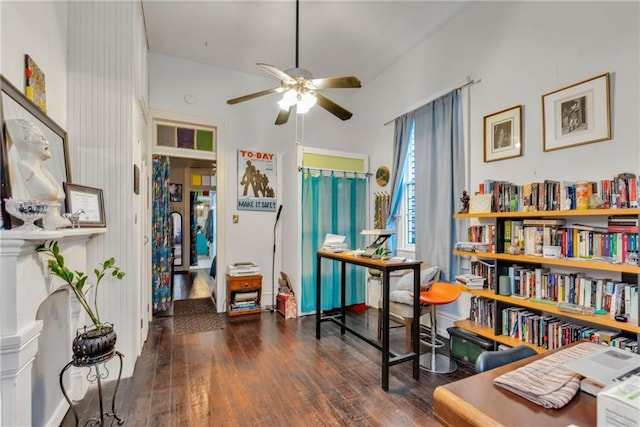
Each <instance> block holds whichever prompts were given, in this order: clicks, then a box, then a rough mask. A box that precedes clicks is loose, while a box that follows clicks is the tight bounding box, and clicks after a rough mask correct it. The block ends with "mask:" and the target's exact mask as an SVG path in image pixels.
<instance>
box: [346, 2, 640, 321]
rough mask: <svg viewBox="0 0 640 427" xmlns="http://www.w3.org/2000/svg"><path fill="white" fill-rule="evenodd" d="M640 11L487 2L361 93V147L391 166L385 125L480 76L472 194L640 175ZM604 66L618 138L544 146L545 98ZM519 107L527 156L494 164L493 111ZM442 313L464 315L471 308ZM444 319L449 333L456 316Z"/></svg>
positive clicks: (625, 6)
mask: <svg viewBox="0 0 640 427" xmlns="http://www.w3.org/2000/svg"><path fill="white" fill-rule="evenodd" d="M639 9H640V8H639V4H638V3H637V2H477V3H475V4H474V5H472V6H471V7H469V8H467V9H465V11H464V12H462V13H461V14H459V15H458V16H456V17H455V18H454V19H453V20H451V21H450V22H449V23H448V24H447V25H445V26H444V27H443V28H442V29H441V30H440V31H438V32H437V33H436V34H434V35H433V36H432V37H431V38H429V39H428V40H426V41H424V42H423V43H421V44H420V45H418V46H417V47H416V48H415V49H413V50H412V51H410V52H409V53H408V54H407V55H405V56H404V57H402V58H401V59H400V60H399V61H398V62H397V63H396V64H394V65H393V66H392V67H390V68H389V69H388V70H386V71H385V72H384V73H382V74H381V75H380V76H379V77H378V78H377V79H376V80H375V81H373V82H371V83H370V84H369V85H367V86H366V87H364V88H363V89H362V90H361V91H360V92H359V93H358V94H357V95H356V97H355V102H354V103H355V106H354V111H355V112H356V114H355V115H354V118H353V119H352V121H353V124H354V126H356V127H357V129H355V130H354V134H355V135H358V137H356V138H354V142H355V143H356V144H358V148H356V149H360V150H362V151H366V150H369V151H370V152H371V153H372V159H371V168H372V170H375V169H376V168H377V167H378V166H379V165H381V164H384V165H387V166H391V165H390V159H391V156H392V139H393V124H391V125H389V126H383V123H385V122H387V121H389V120H391V119H393V118H394V117H396V116H397V115H399V114H400V113H403V112H406V111H407V110H408V109H411V108H415V107H417V106H418V105H419V103H420V102H421V101H426V100H428V99H429V98H431V97H432V96H434V95H436V94H439V93H442V91H443V90H446V89H448V88H452V87H453V86H454V84H455V83H457V82H461V81H463V80H464V79H465V78H466V77H467V76H470V77H471V78H472V79H475V80H481V82H480V83H478V84H475V85H472V86H471V87H470V98H469V101H470V108H469V111H470V117H469V119H470V123H469V124H470V134H469V137H470V145H469V149H470V165H471V169H470V190H471V191H477V188H478V183H479V182H481V181H482V180H484V179H500V180H509V181H512V182H514V183H518V184H522V183H526V182H532V181H540V180H544V179H556V180H580V179H593V180H598V179H604V178H610V177H612V176H613V175H614V174H617V173H619V172H627V171H629V172H635V173H638V172H640V144H638V140H639V136H640V135H639V133H640V132H639V125H638V117H639V113H640V108H639V103H638V99H639V97H638V95H639V91H640V84H639V79H638V71H639V69H640V66H639V63H640V61H639V55H640V29H639V18H640V12H639ZM604 72H610V73H611V107H612V108H611V127H612V136H613V137H612V139H611V140H610V141H604V142H598V143H593V144H587V145H582V146H579V147H574V148H568V149H563V150H557V151H552V152H546V153H545V152H543V151H542V121H541V114H542V112H541V109H542V105H541V97H542V95H543V94H545V93H548V92H551V91H554V90H557V89H560V88H563V87H565V86H568V85H570V84H573V83H577V82H579V81H582V80H585V79H587V78H590V77H594V76H596V75H599V74H602V73H604ZM518 104H522V105H523V106H524V108H523V131H524V137H523V141H524V145H523V147H524V148H523V155H522V157H518V158H513V159H506V160H501V161H496V162H491V163H484V161H483V117H484V116H486V115H488V114H492V113H494V112H497V111H500V110H503V109H505V108H508V107H511V106H514V105H518ZM418 167H419V165H418ZM461 173H462V171H461ZM371 187H372V189H371V190H372V192H375V191H379V190H380V188H379V187H378V186H377V185H376V184H375V182H372V186H371ZM434 191H437V189H434ZM425 261H427V262H428V260H425ZM440 312H441V313H444V316H445V317H447V316H448V317H461V316H466V315H467V307H466V305H465V304H460V306H459V307H450V308H449V309H446V308H445V309H444V310H440ZM439 325H440V327H441V329H442V330H441V332H442V331H443V330H445V329H446V327H447V326H449V325H450V319H448V321H444V322H440V324H439Z"/></svg>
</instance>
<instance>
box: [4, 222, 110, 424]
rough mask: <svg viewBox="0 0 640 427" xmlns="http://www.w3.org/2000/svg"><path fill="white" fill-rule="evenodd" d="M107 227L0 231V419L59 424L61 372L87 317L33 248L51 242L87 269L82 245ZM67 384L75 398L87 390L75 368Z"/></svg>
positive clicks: (75, 266)
mask: <svg viewBox="0 0 640 427" xmlns="http://www.w3.org/2000/svg"><path fill="white" fill-rule="evenodd" d="M105 233H107V228H67V229H61V230H42V231H21V230H15V229H14V230H0V405H2V406H1V408H0V425H2V426H28V425H58V424H59V423H60V421H61V420H62V418H63V417H64V414H65V413H66V411H67V409H68V404H67V403H66V400H64V398H63V396H62V394H61V392H60V386H59V383H58V373H59V372H60V369H61V368H62V367H63V366H64V365H65V363H66V362H67V361H69V360H70V359H71V341H72V340H73V337H74V336H75V331H76V330H77V329H78V328H79V327H80V326H81V325H82V324H84V315H83V314H82V310H81V307H80V304H79V303H78V302H77V300H76V299H75V298H74V297H72V295H71V293H70V292H69V290H68V288H66V287H65V285H64V284H63V282H62V281H61V280H58V279H57V278H53V277H52V276H51V275H50V274H49V273H48V271H47V268H46V264H45V263H44V261H43V257H42V256H41V255H40V254H38V253H37V252H36V247H37V246H38V245H39V244H40V243H42V242H44V241H48V240H56V241H58V244H59V246H60V251H61V252H62V253H63V254H64V255H65V258H66V262H67V264H68V266H69V268H71V269H73V270H79V271H87V243H88V241H89V239H90V238H91V237H92V236H96V235H101V234H105ZM66 382H67V387H66V388H67V391H68V392H69V393H70V395H71V397H72V398H73V399H79V398H81V397H82V396H84V393H85V392H86V389H87V384H86V383H87V382H86V381H83V377H82V373H81V371H80V370H75V371H73V370H72V371H71V374H70V375H69V377H68V378H67V380H66Z"/></svg>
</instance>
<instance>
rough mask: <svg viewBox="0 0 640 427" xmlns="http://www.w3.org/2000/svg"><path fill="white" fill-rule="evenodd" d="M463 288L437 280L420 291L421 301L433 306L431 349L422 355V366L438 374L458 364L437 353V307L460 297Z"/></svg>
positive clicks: (454, 367)
mask: <svg viewBox="0 0 640 427" xmlns="http://www.w3.org/2000/svg"><path fill="white" fill-rule="evenodd" d="M461 293H462V289H460V287H459V286H455V285H452V284H450V283H445V282H435V283H433V284H432V285H431V288H430V289H429V290H428V291H424V292H420V303H421V304H428V305H429V306H430V307H431V310H430V311H431V351H430V352H429V353H425V354H423V355H422V356H420V368H421V369H423V370H425V371H427V372H434V373H436V374H448V373H450V372H453V371H455V370H456V369H457V368H458V366H457V365H456V362H454V361H453V360H452V359H451V358H449V357H447V356H445V355H444V354H436V339H437V338H436V335H437V333H438V326H437V317H438V314H437V312H436V308H437V307H438V306H439V305H443V304H449V303H452V302H454V301H455V300H457V299H458V297H459V296H460V294H461Z"/></svg>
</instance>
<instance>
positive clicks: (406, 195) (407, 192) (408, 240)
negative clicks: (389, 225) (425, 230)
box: [398, 123, 416, 251]
mask: <svg viewBox="0 0 640 427" xmlns="http://www.w3.org/2000/svg"><path fill="white" fill-rule="evenodd" d="M413 131H414V125H413V123H412V124H411V131H410V132H409V148H408V150H407V158H406V162H407V163H406V164H405V167H404V176H403V180H402V182H403V189H402V202H401V205H400V217H399V219H400V220H399V221H398V249H401V250H406V251H415V245H416V169H415V168H416V162H415V144H414V138H413Z"/></svg>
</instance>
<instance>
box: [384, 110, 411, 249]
mask: <svg viewBox="0 0 640 427" xmlns="http://www.w3.org/2000/svg"><path fill="white" fill-rule="evenodd" d="M414 114H415V111H411V112H409V113H406V114H403V115H402V116H400V117H398V118H397V119H396V121H395V130H394V135H393V164H392V165H391V171H392V172H391V173H392V177H391V205H390V207H389V219H388V220H387V224H386V228H387V229H389V230H397V229H398V227H397V219H398V212H399V211H400V204H401V201H402V193H403V190H404V171H405V169H406V166H407V154H408V152H409V141H410V140H411V133H412V132H413V116H414ZM388 247H389V250H391V253H393V254H395V252H396V235H395V234H393V235H392V236H391V237H390V238H389V243H388Z"/></svg>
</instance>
